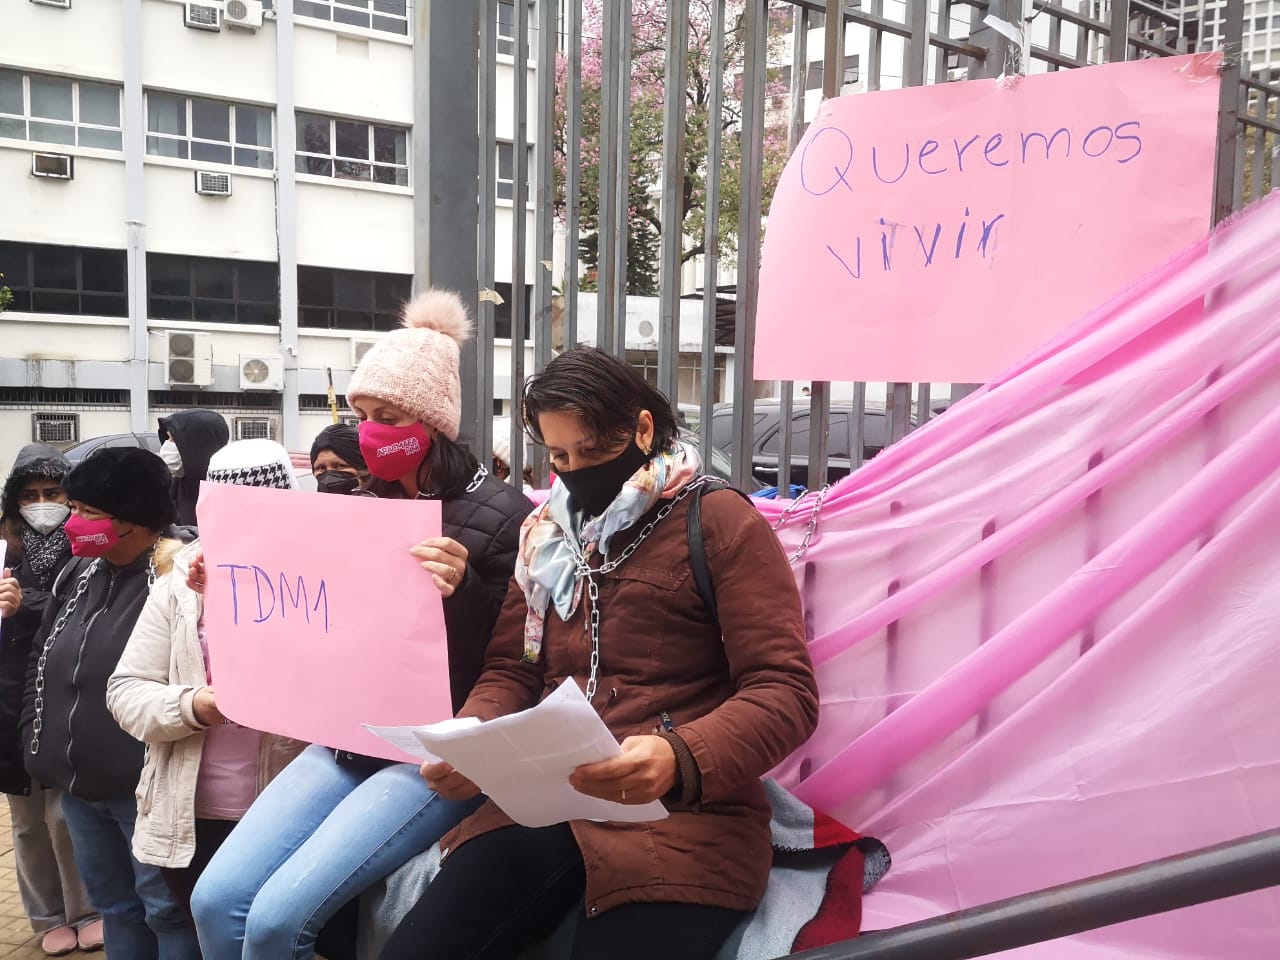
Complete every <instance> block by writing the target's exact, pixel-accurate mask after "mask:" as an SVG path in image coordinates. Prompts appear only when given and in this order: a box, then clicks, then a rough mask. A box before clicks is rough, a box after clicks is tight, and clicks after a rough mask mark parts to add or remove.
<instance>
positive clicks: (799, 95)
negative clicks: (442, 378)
mask: <svg viewBox="0 0 1280 960" xmlns="http://www.w3.org/2000/svg"><path fill="white" fill-rule="evenodd" d="M791 17H792V20H791V117H790V120H791V123H790V124H789V125H788V129H787V149H788V152H789V153H791V152H794V151H795V149H796V145H797V144H799V143H800V138H801V137H802V136H803V135H804V129H805V122H804V117H805V112H804V107H805V91H806V89H807V88H808V83H809V11H808V10H806V9H805V8H804V7H801V6H797V7H796V8H795V10H793V11H792V13H791ZM795 386H796V385H795V383H794V382H793V381H791V380H784V381H783V382H782V386H781V389H780V391H779V397H778V431H779V433H778V436H779V437H780V438H781V443H780V444H779V447H778V481H777V486H778V499H779V500H789V499H790V498H791V458H792V454H793V453H794V449H793V446H794V433H795V431H794V430H793V427H794V425H795V417H794V416H793V412H794V410H795Z"/></svg>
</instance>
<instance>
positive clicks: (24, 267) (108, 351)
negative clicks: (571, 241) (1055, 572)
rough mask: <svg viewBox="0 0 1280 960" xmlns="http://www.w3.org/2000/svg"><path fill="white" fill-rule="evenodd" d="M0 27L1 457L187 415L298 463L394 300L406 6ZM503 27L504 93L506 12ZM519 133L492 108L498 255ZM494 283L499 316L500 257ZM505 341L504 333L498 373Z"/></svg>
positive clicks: (406, 126)
mask: <svg viewBox="0 0 1280 960" xmlns="http://www.w3.org/2000/svg"><path fill="white" fill-rule="evenodd" d="M4 7H5V11H4V41H5V42H4V43H3V44H0V183H3V185H4V186H3V189H0V273H3V274H4V278H3V280H0V284H3V285H7V286H8V287H9V288H10V290H11V291H12V294H13V299H12V301H11V303H10V305H9V308H8V310H7V311H6V312H4V313H3V314H0V451H9V450H14V449H16V447H17V446H18V445H20V444H21V443H24V442H28V441H30V440H32V439H43V440H49V441H54V442H64V443H65V442H70V441H75V440H79V439H87V438H89V437H93V436H99V435H102V434H108V433H117V432H129V431H133V432H150V431H152V430H154V429H155V421H156V419H157V417H159V416H163V415H164V414H165V413H167V412H170V411H172V410H173V409H177V408H181V407H186V406H193V405H198V406H204V407H210V408H212V409H216V410H218V411H219V412H221V413H223V414H224V415H225V416H226V417H227V419H228V421H229V423H230V425H231V428H232V436H233V437H253V436H270V437H274V438H276V439H280V440H282V441H283V442H284V443H285V444H286V445H287V446H289V447H290V448H291V449H305V448H306V446H307V445H309V443H310V440H311V438H312V436H314V434H315V433H316V432H317V431H318V430H320V429H321V428H322V427H323V426H325V425H326V424H327V423H329V422H331V420H332V417H331V414H330V411H329V406H328V400H327V397H326V391H327V389H328V387H329V385H330V382H332V384H333V386H334V387H335V389H336V391H337V393H338V395H339V396H341V394H342V391H343V388H344V387H345V385H346V382H347V380H348V378H349V377H350V373H351V371H352V369H353V368H354V366H355V363H356V362H357V361H358V359H359V358H360V356H361V355H362V354H363V352H364V351H365V350H366V349H368V345H369V344H370V343H372V342H375V341H376V338H377V337H378V336H379V334H380V333H381V332H382V331H385V330H389V329H391V328H393V327H394V326H395V325H396V323H397V322H398V309H399V305H400V303H401V302H402V301H403V300H404V299H405V298H407V297H408V296H409V295H410V292H411V285H412V276H413V273H414V250H413V216H414V202H413V190H414V183H413V163H412V156H413V152H414V150H415V146H416V145H415V143H414V130H413V117H414V104H413V96H414V81H413V57H414V50H413V45H412V39H411V33H412V31H411V29H410V21H409V17H410V12H409V9H408V7H407V6H406V4H405V3H404V2H397V0H293V3H292V7H293V11H292V15H290V14H289V11H288V9H287V5H282V4H281V3H279V2H278V0H277V2H276V3H274V4H273V3H272V2H270V0H267V2H255V0H201V2H182V0H6V2H5V4H4ZM281 7H283V9H281ZM498 8H499V25H498V34H499V44H498V47H499V52H498V90H499V91H503V90H508V91H509V90H510V88H511V86H512V79H513V71H514V69H515V64H514V61H513V60H512V57H511V55H510V53H509V52H505V53H504V52H503V50H504V49H505V50H507V51H509V50H510V49H511V47H512V46H513V45H512V44H511V43H510V42H507V43H505V44H504V43H503V42H502V41H503V38H504V36H505V37H506V38H508V41H509V38H510V36H511V30H510V25H511V23H512V22H513V17H512V16H511V3H510V2H502V3H499V5H498ZM527 69H528V70H529V72H530V74H531V75H532V73H533V71H534V69H535V67H534V64H532V63H530V64H528V65H527ZM529 86H530V87H531V86H532V84H529ZM512 115H513V111H512V110H511V96H510V94H509V93H508V94H507V95H506V96H505V98H504V97H503V96H502V95H500V96H499V105H498V111H497V129H498V137H499V140H500V142H499V143H498V145H497V151H498V155H497V157H496V165H495V169H496V182H495V183H494V184H492V186H491V189H493V190H494V191H495V195H496V198H497V200H496V203H497V210H498V212H497V218H498V222H497V238H498V249H499V251H502V250H503V249H504V243H505V244H509V241H508V240H506V239H505V238H509V236H510V233H511V225H512V219H513V216H514V211H513V209H512V205H511V200H510V197H511V194H512V182H511V177H512V169H513V166H514V165H513V163H512V147H511V139H512V131H513V116H512ZM526 216H527V217H528V223H529V224H530V225H531V224H532V214H531V212H530V211H526ZM472 242H473V241H472ZM531 258H532V255H530V259H531ZM497 263H498V276H497V278H496V279H497V291H498V293H499V294H506V295H505V296H504V299H505V300H507V301H510V299H511V298H510V295H509V294H510V284H511V272H512V266H511V257H510V256H509V255H507V256H503V255H501V254H500V255H499V256H498V258H497ZM532 268H533V264H532V263H529V264H528V265H527V270H526V274H525V276H526V277H532V276H533V272H532ZM561 269H562V268H561ZM508 309H509V308H508ZM509 325H510V317H509V313H508V314H505V315H504V312H503V308H499V309H498V316H497V329H498V333H499V339H498V341H497V342H496V344H495V347H494V349H495V353H496V354H498V355H497V356H496V357H495V368H496V369H497V370H498V371H502V370H505V369H508V368H509V361H508V359H507V358H506V352H509V349H510V344H509V341H503V340H502V339H501V335H502V333H503V332H504V329H505V330H509ZM331 378H332V380H331ZM498 380H499V381H501V380H502V378H501V377H500V376H499V377H498ZM509 392H510V385H509V384H508V383H505V382H496V383H495V395H496V396H499V397H501V396H505V395H509ZM345 412H346V411H344V413H345Z"/></svg>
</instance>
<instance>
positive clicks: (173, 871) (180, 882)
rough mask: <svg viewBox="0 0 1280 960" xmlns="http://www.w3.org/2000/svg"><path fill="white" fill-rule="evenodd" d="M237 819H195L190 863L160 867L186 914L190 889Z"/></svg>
mask: <svg viewBox="0 0 1280 960" xmlns="http://www.w3.org/2000/svg"><path fill="white" fill-rule="evenodd" d="M239 822H240V821H238V820H197V821H196V852H195V853H194V854H192V856H191V863H190V864H189V865H187V866H185V867H161V868H160V874H161V875H162V876H163V877H164V882H165V883H167V884H168V885H169V890H170V892H171V893H172V894H173V898H174V899H175V900H177V901H178V903H179V904H180V905H181V907H182V909H183V910H185V911H186V913H187V916H188V917H189V916H191V891H192V890H194V889H195V888H196V881H197V880H199V879H200V874H202V873H204V868H205V867H207V866H208V865H209V861H210V860H212V859H213V855H214V854H215V853H217V852H218V848H219V847H220V846H222V844H223V842H224V841H225V840H226V839H227V837H229V836H231V831H232V830H234V829H235V828H236V824H237V823H239Z"/></svg>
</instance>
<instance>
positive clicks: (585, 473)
mask: <svg viewBox="0 0 1280 960" xmlns="http://www.w3.org/2000/svg"><path fill="white" fill-rule="evenodd" d="M648 462H649V454H647V453H645V452H644V451H643V450H641V449H640V448H639V447H638V446H636V442H635V441H634V440H632V441H631V442H630V443H629V444H627V448H626V449H625V450H623V451H622V452H621V453H620V454H618V455H617V456H616V457H614V458H613V459H612V460H606V461H605V462H604V463H598V464H596V465H595V466H594V467H582V468H581V469H579V470H566V471H564V472H563V473H561V472H557V473H556V476H557V477H559V478H560V479H561V481H563V483H564V485H565V489H566V490H568V491H569V501H570V504H571V505H572V507H573V508H574V509H575V510H581V511H582V512H583V513H585V514H586V515H587V516H588V517H598V516H600V514H602V513H604V512H605V510H607V509H608V508H609V504H611V503H613V501H614V498H616V497H617V496H618V494H619V493H621V492H622V485H623V484H624V483H626V482H627V481H628V480H630V479H631V478H632V476H634V475H635V473H636V471H637V470H639V469H640V468H641V467H643V466H644V465H645V464H646V463H648Z"/></svg>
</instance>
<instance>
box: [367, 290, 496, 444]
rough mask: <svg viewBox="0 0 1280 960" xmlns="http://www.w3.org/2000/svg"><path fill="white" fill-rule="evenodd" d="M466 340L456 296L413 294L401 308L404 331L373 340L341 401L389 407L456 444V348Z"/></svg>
mask: <svg viewBox="0 0 1280 960" xmlns="http://www.w3.org/2000/svg"><path fill="white" fill-rule="evenodd" d="M469 336H471V320H470V318H469V317H468V316H467V309H466V307H464V306H463V305H462V300H461V299H460V298H459V297H458V295H457V294H456V293H451V292H449V291H448V290H427V291H425V292H424V293H420V294H418V295H417V296H416V297H414V298H413V299H412V300H410V301H409V302H408V303H406V304H405V305H404V328H403V329H401V330H395V331H392V332H391V333H389V334H387V335H386V336H385V337H383V338H382V339H381V340H380V341H378V343H377V345H376V346H374V347H371V348H370V349H369V352H368V353H366V354H365V355H364V359H363V360H361V361H360V365H359V366H358V367H356V370H355V373H353V374H352V375H351V383H350V384H349V385H348V386H347V402H348V403H350V402H351V401H352V400H358V399H360V398H362V397H365V398H369V399H373V400H381V401H382V402H383V403H390V404H394V405H395V406H397V407H399V408H400V409H401V410H403V411H404V412H405V413H408V414H411V415H413V416H414V417H416V418H417V419H418V420H420V421H422V422H423V423H425V424H428V425H429V426H432V427H435V428H436V429H437V430H439V431H440V432H441V433H443V434H444V435H445V436H446V437H448V438H449V439H450V440H457V439H458V419H459V417H460V416H461V415H462V384H461V382H460V381H459V377H458V360H459V354H460V350H459V345H460V344H461V343H462V342H463V341H465V340H466V339H467V338H468V337H469Z"/></svg>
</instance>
